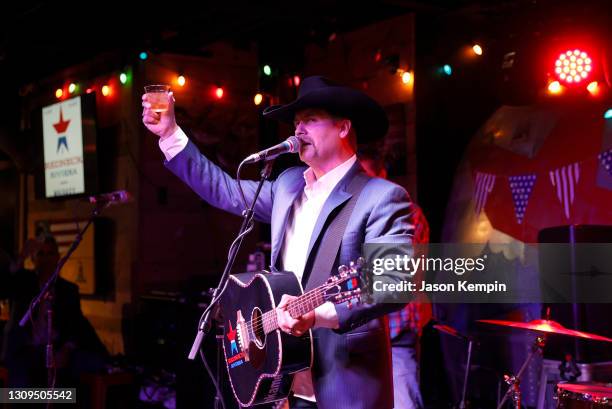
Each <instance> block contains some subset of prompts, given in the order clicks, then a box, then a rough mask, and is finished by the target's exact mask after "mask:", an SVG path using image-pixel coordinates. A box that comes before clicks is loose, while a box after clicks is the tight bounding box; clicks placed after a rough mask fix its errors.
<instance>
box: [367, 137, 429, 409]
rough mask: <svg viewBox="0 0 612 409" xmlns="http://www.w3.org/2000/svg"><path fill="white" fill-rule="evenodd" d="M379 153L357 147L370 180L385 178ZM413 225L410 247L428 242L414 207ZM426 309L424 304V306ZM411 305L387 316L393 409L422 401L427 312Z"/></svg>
mask: <svg viewBox="0 0 612 409" xmlns="http://www.w3.org/2000/svg"><path fill="white" fill-rule="evenodd" d="M378 152H379V151H378V150H376V149H373V148H369V149H368V148H361V149H359V151H358V158H359V161H360V162H361V166H362V167H363V169H364V170H365V172H366V173H367V174H368V175H370V176H373V177H379V178H383V179H386V178H387V169H386V168H385V164H384V161H383V159H382V158H381V155H380V154H379V153H378ZM411 210H412V213H411V219H412V221H411V224H413V225H414V237H413V242H414V244H417V245H418V244H427V243H429V224H428V223H427V219H426V218H425V215H424V214H423V211H422V210H421V208H420V207H418V206H417V205H416V204H415V205H414V207H413V208H412V209H411ZM427 306H428V305H427ZM423 307H425V306H424V305H423V306H422V305H420V304H419V303H416V302H412V303H409V304H406V306H405V307H404V308H402V309H401V310H399V311H395V312H392V313H390V314H388V315H387V318H388V319H389V336H390V337H391V356H392V362H393V400H394V403H395V409H422V408H423V399H422V396H421V391H420V388H419V377H418V373H419V370H418V360H417V344H418V339H419V331H420V329H422V328H423V326H424V325H425V324H426V322H424V321H425V320H426V319H427V315H431V312H429V314H428V313H427V309H426V308H423Z"/></svg>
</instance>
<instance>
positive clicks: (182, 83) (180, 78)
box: [176, 75, 187, 87]
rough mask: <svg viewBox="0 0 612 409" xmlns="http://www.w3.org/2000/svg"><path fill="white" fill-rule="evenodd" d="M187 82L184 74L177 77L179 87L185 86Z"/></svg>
mask: <svg viewBox="0 0 612 409" xmlns="http://www.w3.org/2000/svg"><path fill="white" fill-rule="evenodd" d="M186 82H187V80H186V79H185V77H184V76H183V75H179V76H178V77H176V83H177V84H178V85H179V87H184V86H185V83H186Z"/></svg>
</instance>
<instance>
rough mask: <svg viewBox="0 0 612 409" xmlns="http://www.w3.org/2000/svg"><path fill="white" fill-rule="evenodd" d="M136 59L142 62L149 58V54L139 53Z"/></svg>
mask: <svg viewBox="0 0 612 409" xmlns="http://www.w3.org/2000/svg"><path fill="white" fill-rule="evenodd" d="M138 58H140V59H141V60H142V61H144V60H146V59H147V58H149V53H147V52H146V51H141V52H140V54H138Z"/></svg>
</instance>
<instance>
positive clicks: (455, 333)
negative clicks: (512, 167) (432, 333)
mask: <svg viewBox="0 0 612 409" xmlns="http://www.w3.org/2000/svg"><path fill="white" fill-rule="evenodd" d="M434 328H435V329H437V330H438V331H441V332H445V333H447V334H449V335H452V336H454V337H456V338H459V339H463V340H465V341H467V342H468V350H467V360H466V363H465V371H464V373H463V387H462V389H461V401H460V402H459V405H458V407H457V408H458V409H467V408H468V402H467V399H466V398H467V387H468V379H469V376H470V368H471V366H472V348H473V345H474V337H472V336H469V335H465V334H462V333H460V332H459V331H457V330H456V329H454V328H453V327H449V326H448V325H439V324H436V325H434Z"/></svg>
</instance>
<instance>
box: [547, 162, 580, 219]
mask: <svg viewBox="0 0 612 409" xmlns="http://www.w3.org/2000/svg"><path fill="white" fill-rule="evenodd" d="M579 179H580V165H579V163H578V162H576V163H573V164H571V165H568V166H563V167H561V168H558V169H555V170H551V171H550V182H551V183H552V185H553V186H554V187H555V188H556V189H557V199H559V202H561V204H562V205H563V210H564V213H565V217H566V218H568V219H569V218H570V207H571V206H572V203H574V196H575V186H576V184H577V183H578V180H579Z"/></svg>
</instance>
